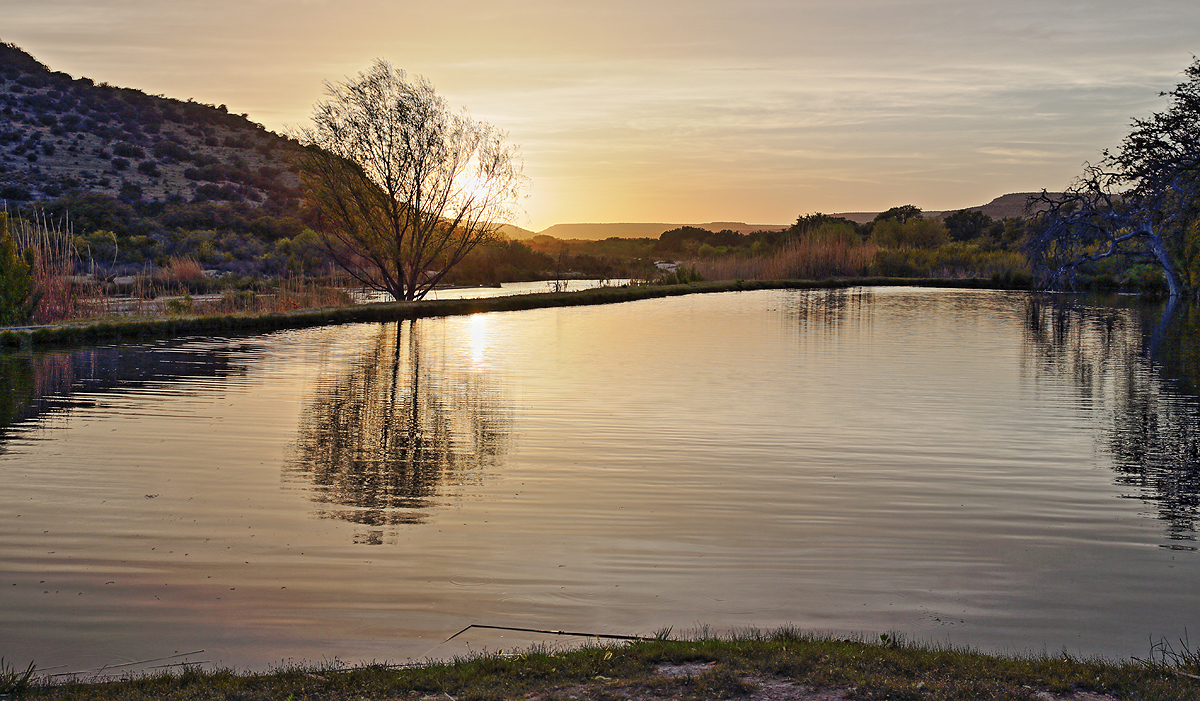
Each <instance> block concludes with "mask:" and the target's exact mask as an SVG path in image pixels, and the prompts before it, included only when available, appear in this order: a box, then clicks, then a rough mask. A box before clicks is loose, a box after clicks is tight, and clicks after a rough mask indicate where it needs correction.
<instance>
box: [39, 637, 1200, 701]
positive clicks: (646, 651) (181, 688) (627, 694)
mask: <svg viewBox="0 0 1200 701" xmlns="http://www.w3.org/2000/svg"><path fill="white" fill-rule="evenodd" d="M1164 652H1165V653H1166V654H1165V655H1164V654H1163V653H1164ZM1153 657H1154V659H1151V660H1146V661H1138V660H1134V661H1125V662H1113V661H1105V660H1099V659H1073V658H1071V657H1069V656H1067V655H1064V654H1056V655H1052V654H1046V655H1040V656H1031V657H1001V656H993V655H985V654H981V653H978V652H974V651H970V650H966V649H955V648H947V647H939V646H930V645H923V644H910V643H906V642H904V641H903V640H897V639H896V638H895V637H891V636H881V640H879V641H878V642H871V643H868V642H864V641H862V640H845V639H835V638H831V637H823V636H814V635H809V634H806V633H802V632H799V631H796V630H793V629H787V628H785V629H781V630H778V631H775V632H773V633H766V634H764V633H757V632H750V633H745V634H742V635H739V636H736V637H733V638H722V637H715V636H706V635H702V636H698V637H694V638H688V639H682V640H671V639H667V636H661V637H660V638H656V639H653V640H644V641H638V642H632V643H621V644H612V645H601V644H600V643H599V642H596V643H594V644H592V645H588V646H585V647H583V648H580V649H574V650H570V651H553V650H547V649H538V648H535V649H532V650H528V651H524V652H522V653H519V654H510V655H478V656H475V657H472V658H469V659H460V660H456V661H454V662H450V663H432V664H427V665H421V666H415V667H397V666H394V665H384V664H377V665H366V666H361V667H346V666H342V665H338V664H336V663H329V664H325V665H321V666H312V667H303V666H294V667H288V668H282V669H278V670H276V671H273V672H270V673H266V674H238V673H236V672H233V671H229V670H220V671H204V670H200V669H197V668H188V669H184V670H182V671H175V672H169V673H162V674H156V675H151V676H140V677H136V678H128V679H122V680H117V681H90V682H87V681H69V682H57V683H50V684H46V683H42V684H39V683H36V682H35V683H33V684H31V685H30V686H28V687H27V688H26V689H24V690H23V692H22V695H23V696H24V697H25V698H29V699H46V700H51V699H53V700H59V699H62V700H67V699H71V700H73V699H99V700H101V701H103V700H106V699H113V700H116V699H121V700H123V701H137V700H140V699H169V700H173V699H179V700H184V699H187V700H189V701H192V700H196V701H202V700H208V699H239V700H242V699H274V700H278V701H286V700H290V701H303V700H307V699H355V700H358V699H362V700H374V699H433V698H438V699H450V700H453V701H467V700H470V699H545V700H547V701H548V700H551V699H563V700H565V699H593V700H596V701H601V700H605V701H608V700H616V699H728V698H748V699H817V698H820V699H825V700H826V701H828V700H829V699H858V700H863V701H867V700H874V699H909V700H913V701H921V700H926V699H928V700H931V701H934V700H938V699H1013V700H1018V699H1020V700H1026V699H1027V700H1035V699H1038V700H1042V701H1045V700H1048V699H1069V698H1074V699H1095V698H1097V697H1096V696H1094V695H1099V694H1105V695H1110V696H1111V697H1114V698H1118V699H1145V700H1154V699H1162V700H1165V699H1196V698H1200V676H1198V675H1200V659H1198V657H1197V655H1196V654H1194V653H1190V652H1187V651H1186V649H1185V650H1184V652H1182V653H1179V652H1173V651H1171V650H1170V648H1169V647H1168V648H1166V649H1164V648H1162V647H1160V648H1159V649H1158V650H1157V654H1155V655H1154V656H1153Z"/></svg>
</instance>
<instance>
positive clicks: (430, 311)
mask: <svg viewBox="0 0 1200 701" xmlns="http://www.w3.org/2000/svg"><path fill="white" fill-rule="evenodd" d="M860 286H876V287H878V286H908V287H914V286H920V287H963V288H981V289H992V288H999V287H1003V285H1000V284H998V283H995V282H993V281H991V280H976V279H966V280H946V279H940V278H938V279H929V280H916V279H910V278H854V279H837V280H819V281H815V280H736V281H726V282H696V283H690V284H685V285H647V286H638V287H598V288H594V289H590V290H582V291H579V292H544V293H538V294H526V295H513V296H509V297H488V298H483V299H446V300H422V301H418V302H390V303H376V304H361V305H355V306H347V307H327V308H323V309H306V310H300V311H291V312H270V313H240V314H211V315H204V316H190V315H176V316H165V317H151V318H145V317H121V318H108V319H93V320H87V321H80V322H70V323H61V324H53V325H48V326H36V327H24V328H14V329H2V330H0V347H4V346H9V347H31V346H65V345H82V344H89V343H97V342H111V341H133V340H141V339H147V338H161V337H170V336H186V335H200V334H223V333H239V332H257V331H274V330H278V329H289V328H302V327H308V326H323V325H329V324H349V323H360V322H381V321H382V322H388V321H404V320H409V319H420V318H426V317H438V316H458V315H464V314H475V313H478V312H497V311H518V310H524V309H544V308H550V307H572V306H587V305H594V304H615V303H618V302H632V301H636V300H640V299H652V298H656V297H672V296H677V295H686V294H695V293H703V292H735V291H745V290H766V289H832V288H846V287H860Z"/></svg>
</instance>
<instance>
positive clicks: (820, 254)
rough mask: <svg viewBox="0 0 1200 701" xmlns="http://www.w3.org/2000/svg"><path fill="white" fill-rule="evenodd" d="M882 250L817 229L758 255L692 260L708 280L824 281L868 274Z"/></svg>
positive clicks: (854, 236)
mask: <svg viewBox="0 0 1200 701" xmlns="http://www.w3.org/2000/svg"><path fill="white" fill-rule="evenodd" d="M878 251H879V247H878V246H876V245H875V244H871V243H863V242H862V241H860V240H859V239H858V237H857V236H856V235H854V234H851V235H849V236H847V235H844V233H843V232H840V231H835V230H826V229H823V228H818V229H817V230H815V231H812V232H809V233H805V234H803V235H801V236H800V237H798V238H795V239H792V240H790V241H788V242H787V243H785V244H783V246H781V247H780V248H779V250H777V251H775V252H773V253H768V254H765V255H759V256H749V257H744V258H743V257H735V256H727V257H723V258H709V259H701V260H696V261H691V262H690V263H689V264H690V265H692V266H694V267H695V269H696V272H697V273H699V274H700V275H702V276H704V278H705V279H706V280H821V279H825V278H831V277H856V276H861V275H865V274H866V272H867V270H868V269H869V268H870V266H871V261H872V259H874V257H875V254H876V253H877V252H878Z"/></svg>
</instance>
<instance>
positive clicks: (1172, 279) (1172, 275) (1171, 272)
mask: <svg viewBox="0 0 1200 701" xmlns="http://www.w3.org/2000/svg"><path fill="white" fill-rule="evenodd" d="M1145 231H1146V240H1147V241H1148V242H1149V243H1150V252H1151V253H1153V254H1154V257H1155V258H1156V259H1158V264H1159V265H1161V266H1162V269H1163V277H1165V278H1166V279H1167V291H1168V292H1169V294H1170V295H1171V299H1177V298H1178V297H1180V296H1181V295H1182V294H1183V283H1182V282H1181V281H1180V279H1179V271H1178V270H1176V269H1175V263H1174V261H1172V260H1171V254H1170V252H1169V251H1167V245H1166V243H1164V242H1163V240H1162V237H1161V236H1159V235H1158V232H1156V231H1155V230H1154V227H1153V226H1147V227H1146V229H1145Z"/></svg>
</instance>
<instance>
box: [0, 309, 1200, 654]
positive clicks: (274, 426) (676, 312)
mask: <svg viewBox="0 0 1200 701" xmlns="http://www.w3.org/2000/svg"><path fill="white" fill-rule="evenodd" d="M823 296H830V297H836V298H837V304H836V307H837V308H836V309H835V310H833V311H828V310H825V309H822V308H821V305H822V303H823V299H822V297H823ZM805 298H807V299H805ZM813 298H816V302H815V303H814V300H813ZM1024 299H1025V297H1024V296H1023V295H1016V294H1013V295H1010V294H1004V293H993V292H985V291H944V290H943V291H922V290H912V289H888V290H880V291H876V292H875V293H873V294H871V295H857V296H856V295H854V294H845V293H839V294H834V293H829V294H828V295H827V294H826V293H803V292H799V291H789V292H784V291H763V292H751V293H737V294H733V293H731V294H720V295H695V296H689V297H683V298H672V299H658V300H646V301H644V302H637V303H631V304H625V305H609V306H603V307H581V308H570V309H541V310H533V311H528V312H515V313H491V314H482V315H476V316H472V317H454V318H447V319H425V320H421V321H419V322H417V323H416V324H413V326H415V327H416V328H417V330H418V332H419V337H420V341H421V344H420V347H419V349H420V351H421V354H420V363H421V367H422V368H424V369H425V371H427V374H426V375H424V377H423V378H422V381H421V383H420V389H419V390H418V392H419V394H418V396H419V397H432V398H436V399H439V400H444V401H443V402H442V405H443V406H445V407H447V408H449V409H453V410H454V411H456V412H457V411H458V409H457V408H458V407H461V406H463V405H465V404H469V403H470V401H471V396H475V397H479V398H480V400H481V401H476V402H475V405H476V406H477V407H478V408H479V409H480V411H478V412H476V413H477V414H478V415H480V416H485V417H486V416H490V415H491V414H490V409H489V408H488V405H489V404H490V403H491V402H493V400H495V402H496V404H497V405H498V408H499V409H501V410H502V412H501V413H506V412H511V417H510V418H511V422H510V424H505V426H504V427H503V428H504V430H505V432H507V433H511V435H512V440H511V442H510V444H507V445H506V446H505V450H504V451H503V452H502V453H501V452H493V453H492V454H491V455H490V456H489V457H490V458H494V460H493V461H491V462H487V461H483V460H481V461H477V462H476V463H474V464H472V465H465V464H464V465H463V467H464V468H465V469H464V471H463V473H460V475H459V477H454V476H453V475H451V476H450V477H451V479H449V480H443V482H442V483H441V484H442V487H443V489H440V490H437V491H436V492H430V494H429V500H428V504H427V505H426V506H424V507H422V511H423V514H422V516H423V519H422V523H419V524H418V523H403V522H397V523H393V524H389V525H387V526H386V527H385V528H383V529H382V530H384V531H385V532H384V533H383V535H382V537H380V538H379V539H377V540H376V541H372V542H377V543H378V545H372V546H367V545H363V544H361V543H363V542H365V541H362V540H358V541H357V543H356V536H357V535H358V534H359V533H361V532H362V531H363V530H364V527H363V524H361V523H356V522H352V521H348V520H345V519H340V518H320V517H319V516H320V514H319V513H318V512H319V511H320V510H322V509H326V508H327V507H329V506H330V505H328V504H325V505H322V504H317V503H314V500H313V495H314V490H313V489H312V486H311V483H309V482H306V481H305V480H304V479H303V478H301V479H293V478H292V477H293V475H290V474H288V473H287V472H286V466H287V464H288V460H289V459H291V458H293V457H294V456H295V454H296V453H295V451H294V449H293V447H294V446H295V444H296V442H297V439H298V436H299V434H300V432H302V431H303V430H305V428H304V427H303V426H302V421H301V417H302V416H303V414H304V412H305V411H306V408H307V407H310V406H311V405H312V404H313V401H314V399H315V398H318V397H319V396H320V395H321V394H322V393H323V392H324V393H326V394H328V393H329V392H330V390H335V389H337V388H339V387H343V386H349V387H351V388H358V387H362V388H363V389H364V390H365V389H366V384H365V382H361V383H359V382H360V380H362V379H363V376H362V375H361V374H360V371H362V370H365V369H366V368H369V367H375V368H377V369H382V370H384V371H387V372H390V370H389V368H390V367H392V365H391V363H389V360H390V359H391V358H392V357H394V356H391V355H389V351H390V350H391V349H392V346H389V345H387V344H386V343H385V344H382V346H380V344H379V340H380V339H381V338H385V339H386V338H387V337H386V336H381V333H386V332H387V328H388V326H387V325H379V324H358V325H349V326H344V327H336V328H320V329H305V330H297V331H288V332H283V333H278V334H270V335H268V336H265V337H263V340H262V342H261V343H259V344H256V348H257V349H258V350H256V352H255V354H254V357H253V358H250V359H248V360H247V361H246V371H245V372H244V373H241V374H238V375H236V376H222V377H206V378H198V379H195V380H189V381H181V382H178V383H175V384H164V385H162V386H157V387H139V388H133V389H130V390H129V391H123V392H117V393H111V394H100V393H97V394H96V395H95V396H94V397H93V399H94V404H92V405H89V406H80V407H78V408H76V409H73V410H72V411H71V412H70V413H69V414H68V415H67V420H66V421H65V422H64V423H65V425H64V426H63V428H62V430H56V431H54V432H53V433H52V434H48V435H38V436H34V435H32V433H33V432H32V431H31V432H29V433H28V434H22V435H17V436H16V437H15V438H13V439H12V440H10V441H9V442H8V443H7V448H8V453H7V454H5V455H0V563H2V566H0V570H3V571H4V573H5V576H6V577H8V579H5V580H3V581H0V630H5V632H6V634H7V637H6V639H4V640H0V652H3V653H5V657H6V659H7V658H8V657H9V656H10V654H11V653H10V652H9V651H8V650H9V649H6V648H5V645H9V644H12V643H10V642H9V641H10V640H18V641H21V642H20V645H19V647H18V648H17V649H16V652H19V653H20V654H22V655H26V656H32V657H34V658H35V659H37V660H39V665H42V664H45V665H46V666H50V665H53V664H57V663H58V662H69V661H74V660H76V659H80V658H84V657H87V658H88V659H89V660H90V659H95V660H96V662H97V666H98V663H101V662H112V661H114V660H113V656H117V655H120V656H122V657H123V658H124V659H150V658H153V657H156V656H161V652H160V651H161V650H163V649H167V650H181V651H182V650H196V649H200V648H206V649H207V650H208V651H209V652H208V654H207V656H206V657H207V658H208V659H213V660H216V661H217V662H219V663H223V664H226V665H231V666H239V667H245V666H254V667H257V668H263V667H265V666H266V665H268V664H269V663H272V662H276V661H278V660H280V659H282V658H284V657H289V656H290V657H295V658H308V659H310V660H316V659H320V658H321V657H322V656H325V657H328V656H333V655H336V656H338V657H340V658H342V659H346V660H359V659H362V660H365V659H380V660H384V659H391V660H396V661H403V659H404V657H406V656H409V655H418V656H419V655H421V654H423V653H425V652H426V651H428V650H430V649H431V648H432V647H433V646H434V645H435V644H436V643H437V642H438V641H440V640H444V639H445V637H446V636H448V635H449V634H450V633H453V632H454V631H456V630H459V629H461V628H463V627H464V626H466V625H468V624H470V623H479V622H484V623H492V624H498V625H515V626H524V627H535V628H547V629H556V630H561V629H577V630H590V631H596V632H605V633H609V632H611V633H652V632H653V631H654V630H656V629H658V628H661V627H665V626H674V627H675V628H676V630H682V629H684V628H686V627H687V626H689V625H692V624H694V623H710V624H713V625H714V626H719V627H745V626H760V627H773V626H776V625H780V624H783V623H793V624H796V625H799V626H801V627H807V628H814V629H843V630H860V631H868V632H871V631H873V632H875V633H878V632H882V631H886V630H903V631H905V632H908V633H911V634H913V635H914V636H916V637H919V638H923V639H932V640H936V641H945V640H949V641H951V642H956V643H965V644H974V645H980V646H983V647H985V648H988V649H1005V650H1008V651H1013V650H1016V651H1025V650H1034V651H1037V650H1041V649H1059V648H1060V647H1063V646H1065V647H1067V648H1068V650H1069V651H1071V652H1072V653H1074V652H1077V651H1083V652H1085V653H1104V654H1112V655H1129V654H1143V653H1144V646H1145V641H1146V639H1147V635H1154V636H1158V635H1162V636H1166V637H1168V638H1175V637H1178V636H1179V635H1180V634H1182V632H1183V631H1182V626H1183V625H1190V623H1191V622H1192V621H1194V620H1196V617H1197V616H1198V615H1200V611H1198V610H1197V608H1196V607H1197V605H1198V604H1197V599H1196V597H1195V582H1196V581H1197V577H1200V556H1197V554H1196V553H1193V552H1183V551H1169V550H1166V549H1164V548H1160V547H1155V546H1157V545H1161V544H1163V543H1168V544H1170V543H1171V542H1172V541H1170V540H1169V539H1168V538H1166V537H1165V536H1164V529H1163V524H1162V522H1161V521H1159V520H1158V519H1155V518H1153V517H1152V514H1149V513H1147V509H1146V507H1145V505H1144V504H1143V503H1142V502H1141V501H1139V500H1136V499H1120V498H1117V497H1119V496H1121V495H1123V494H1126V493H1128V492H1129V491H1130V490H1129V489H1128V488H1126V487H1123V486H1120V485H1115V484H1114V473H1113V471H1112V470H1110V469H1108V467H1109V463H1108V462H1107V460H1106V457H1105V456H1104V455H1103V454H1099V453H1098V451H1097V438H1098V437H1100V436H1103V434H1104V430H1103V426H1101V424H1105V423H1106V416H1105V415H1104V414H1103V412H1102V411H1101V410H1100V409H1098V408H1097V405H1096V403H1095V402H1094V401H1092V400H1091V399H1089V398H1086V397H1080V396H1079V395H1080V393H1079V391H1078V389H1079V388H1078V386H1077V384H1076V382H1075V379H1074V378H1073V377H1072V376H1071V374H1070V373H1067V374H1063V373H1058V374H1048V375H1037V374H1036V373H1032V372H1030V371H1029V368H1028V365H1029V363H1030V362H1031V361H1034V362H1036V359H1031V358H1030V356H1029V348H1028V346H1027V344H1026V337H1025V331H1026V323H1027V320H1026V316H1025V308H1024V302H1023V300H1024ZM389 343H390V341H389ZM403 347H404V348H407V346H403ZM379 349H381V350H379ZM376 350H378V351H379V352H376ZM480 352H482V358H483V361H482V362H483V363H484V364H485V365H487V366H488V370H487V373H486V375H487V377H486V378H483V377H482V376H483V375H485V373H483V372H479V371H478V366H477V365H476V363H477V360H476V358H477V357H479V356H478V354H479V353H480ZM411 357H412V356H410V355H408V354H404V355H402V356H401V357H400V364H401V365H403V364H405V363H410V362H411V361H410V360H409V358H411ZM367 361H370V362H367ZM402 375H403V373H402ZM356 383H359V384H356ZM376 384H377V385H378V384H379V383H376ZM383 387H384V389H385V390H386V389H387V383H386V382H385V383H383ZM401 387H407V388H411V387H412V385H411V384H407V385H403V384H402V385H401ZM472 393H473V394H472ZM385 395H386V392H385V393H383V394H380V393H374V394H370V395H364V396H368V397H369V398H374V399H373V403H372V405H371V407H372V408H380V410H381V412H382V410H383V409H384V408H386V406H387V402H385V401H382V400H381V398H383V397H385ZM513 397H517V398H518V399H516V400H514V399H513ZM387 401H388V402H390V401H391V400H390V399H388V400H387ZM399 404H400V405H401V406H404V407H411V402H410V403H408V404H405V403H404V402H399ZM394 405H395V404H393V406H394ZM422 406H429V402H424V403H423V404H422ZM509 407H511V409H509ZM468 413H469V412H468ZM462 415H463V414H462V413H461V412H460V413H457V414H454V416H452V417H451V419H450V420H451V421H454V422H458V423H455V425H454V426H453V427H452V428H454V429H455V433H456V436H464V435H467V434H466V432H465V430H459V428H465V427H467V426H468V424H467V423H464V422H461V420H460V418H455V417H461V416H462ZM311 416H312V417H313V418H315V419H321V418H322V417H323V416H327V414H312V415H311ZM501 418H503V417H501ZM323 425H326V424H324V423H322V422H321V421H317V422H315V423H314V424H313V426H314V427H317V426H323ZM470 425H471V426H474V425H482V424H470ZM483 428H484V429H485V430H486V426H484V427H483ZM470 435H471V436H475V435H479V436H481V437H483V436H485V435H486V434H485V433H483V432H481V433H479V434H474V433H472V434H470ZM313 438H314V440H316V441H321V440H325V441H326V442H335V441H338V440H340V439H339V437H338V436H337V435H336V434H334V433H333V432H327V433H320V432H314V434H313ZM465 443H466V441H464V440H461V439H459V438H455V439H454V440H452V441H451V442H450V443H447V445H452V446H462V445H464V444H465ZM466 453H469V451H464V453H463V454H466ZM480 467H482V469H479V468H480ZM347 474H348V473H347ZM351 476H352V475H351ZM18 514H19V516H16V515H18ZM64 515H66V517H64ZM108 582H112V584H108ZM747 582H753V584H754V586H747ZM14 583H15V584H16V585H17V586H13V584H14ZM43 592H49V593H43ZM130 612H136V614H137V616H136V618H135V617H134V616H133V615H132V614H131V613H130ZM444 652H445V651H444V650H439V651H438V654H442V653H444Z"/></svg>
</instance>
